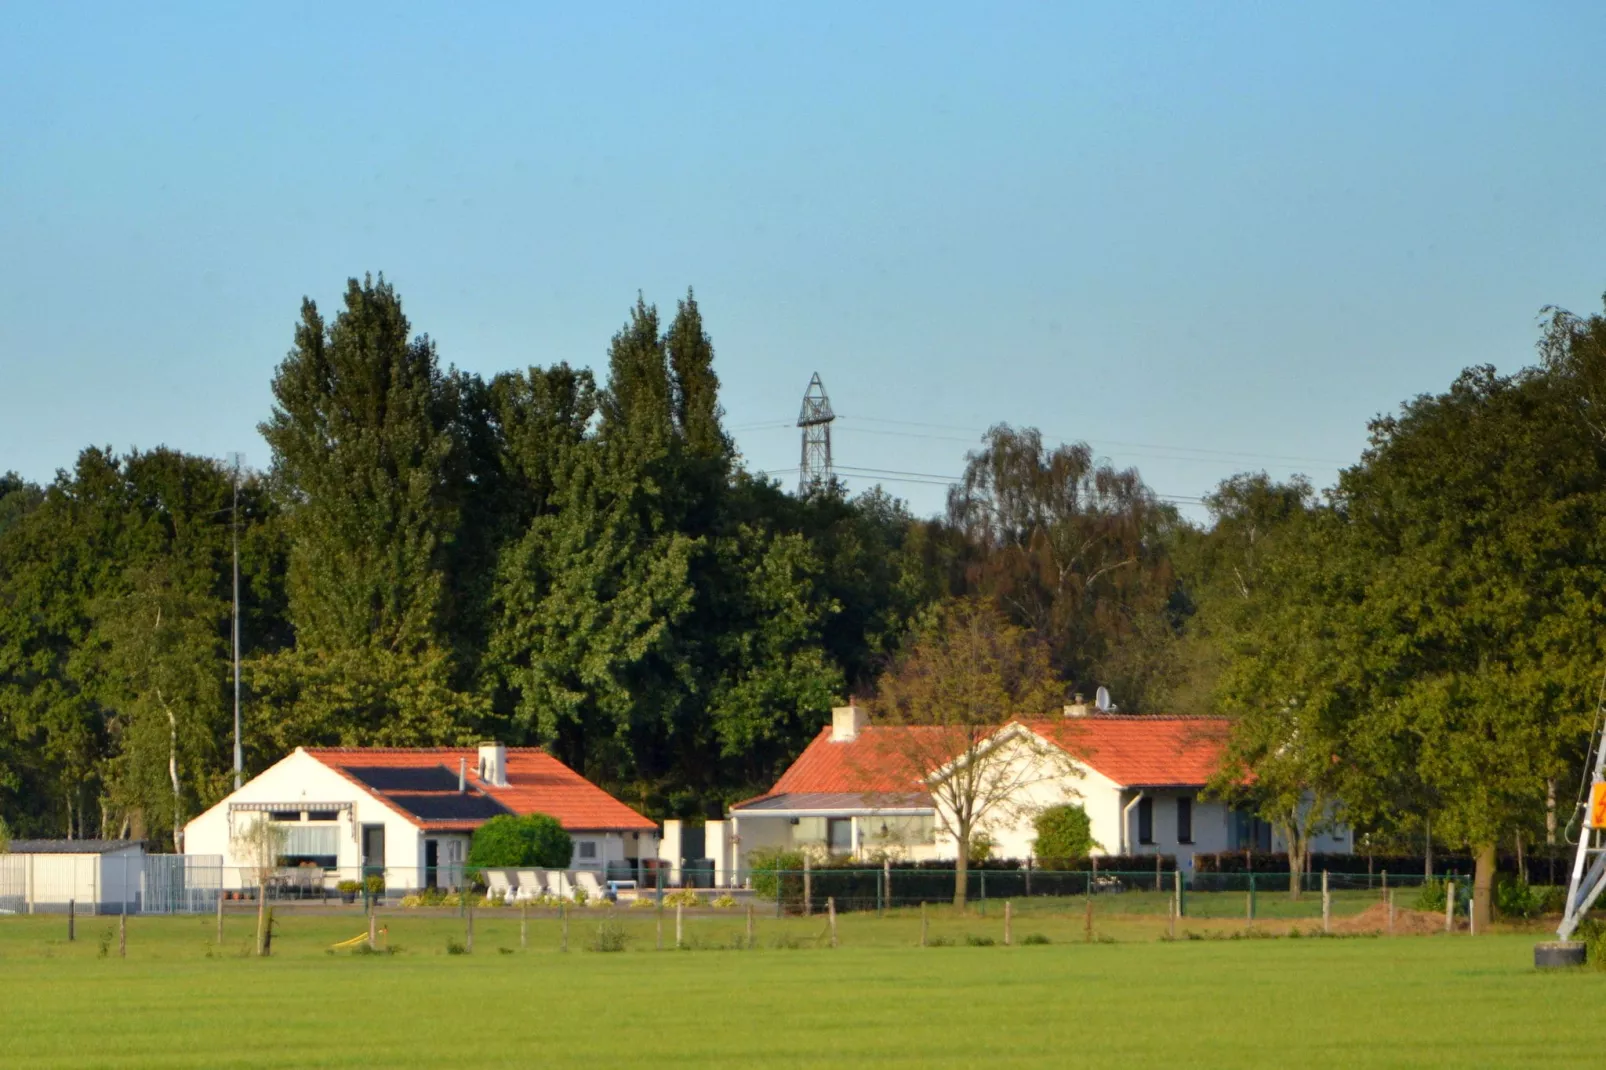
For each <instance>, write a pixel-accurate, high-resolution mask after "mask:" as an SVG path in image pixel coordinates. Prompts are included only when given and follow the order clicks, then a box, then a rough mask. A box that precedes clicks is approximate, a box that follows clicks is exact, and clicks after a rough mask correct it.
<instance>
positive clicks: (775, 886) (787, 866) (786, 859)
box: [747, 847, 803, 899]
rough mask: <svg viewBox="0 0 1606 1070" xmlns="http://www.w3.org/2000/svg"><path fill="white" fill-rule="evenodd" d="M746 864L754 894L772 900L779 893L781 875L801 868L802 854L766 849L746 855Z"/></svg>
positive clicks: (773, 848) (775, 848)
mask: <svg viewBox="0 0 1606 1070" xmlns="http://www.w3.org/2000/svg"><path fill="white" fill-rule="evenodd" d="M747 864H748V869H749V872H750V874H751V876H752V881H753V892H754V894H756V895H760V896H763V897H764V898H765V899H774V898H776V897H777V896H778V895H779V894H780V891H781V874H782V873H788V874H789V873H790V872H795V871H797V870H801V869H802V868H803V852H802V851H792V850H787V849H784V848H780V847H766V848H763V849H761V850H757V851H754V852H753V853H752V854H750V855H748V857H747Z"/></svg>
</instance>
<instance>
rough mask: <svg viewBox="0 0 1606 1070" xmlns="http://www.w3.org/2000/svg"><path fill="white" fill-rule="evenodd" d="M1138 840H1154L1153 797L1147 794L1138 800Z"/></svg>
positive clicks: (1145, 842) (1148, 841) (1149, 841)
mask: <svg viewBox="0 0 1606 1070" xmlns="http://www.w3.org/2000/svg"><path fill="white" fill-rule="evenodd" d="M1138 842H1139V843H1142V844H1151V843H1153V842H1154V799H1153V798H1152V797H1150V796H1148V795H1145V796H1144V797H1143V798H1142V799H1139V800H1138Z"/></svg>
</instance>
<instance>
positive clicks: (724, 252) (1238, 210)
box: [0, 0, 1606, 512]
mask: <svg viewBox="0 0 1606 1070" xmlns="http://www.w3.org/2000/svg"><path fill="white" fill-rule="evenodd" d="M226 6H229V5H216V4H193V5H180V4H156V5H144V6H141V7H136V6H135V5H122V4H104V5H84V4H68V3H63V4H51V5H45V4H28V3H22V2H16V0H0V470H4V469H7V468H13V469H16V470H18V471H20V472H22V473H23V474H24V475H27V476H29V477H31V478H34V479H41V480H42V479H47V478H49V477H50V476H51V474H52V473H53V471H54V470H55V469H57V468H59V467H67V466H70V465H71V463H72V460H73V458H74V456H75V455H76V453H77V452H78V450H79V449H81V448H82V447H84V446H87V445H90V444H106V445H111V446H113V447H116V448H119V449H122V448H127V447H129V446H140V447H151V446H155V445H158V444H163V443H165V444H167V445H171V446H174V447H178V448H182V449H186V450H191V451H195V452H200V453H206V454H211V455H215V456H222V455H224V454H225V453H227V452H228V451H231V450H243V451H244V452H245V453H246V455H247V459H248V461H249V462H251V463H253V464H255V465H259V466H260V465H265V464H266V463H267V461H268V455H267V451H266V447H265V446H264V444H263V443H262V441H261V439H260V437H259V436H258V435H257V433H256V429H255V428H256V424H257V423H258V422H259V421H260V420H261V419H263V418H264V416H265V415H266V413H267V411H268V407H269V403H270V395H269V389H268V384H269V380H270V378H271V376H272V373H273V368H274V366H275V364H276V363H277V362H278V361H279V360H280V359H282V357H283V355H284V353H285V351H286V350H287V349H288V347H289V345H290V340H291V328H292V324H293V322H294V320H295V317H296V314H297V309H298V306H299V302H300V299H301V297H302V296H303V295H304V294H305V295H309V296H311V297H313V298H314V299H316V300H318V301H319V302H320V303H321V304H324V305H326V306H328V305H331V304H333V303H334V301H335V300H336V298H337V297H338V294H339V293H340V290H341V288H342V286H343V282H344V279H345V278H346V277H347V276H349V275H353V274H361V273H363V272H366V271H374V272H378V271H383V272H384V273H385V274H386V275H387V276H388V277H389V278H390V279H391V280H392V281H393V282H394V283H395V284H396V285H397V287H398V289H399V290H400V291H401V293H402V295H403V297H404V299H405V300H406V302H407V307H408V312H409V315H410V316H411V318H412V321H413V323H414V325H415V326H416V327H417V328H418V329H420V330H423V331H427V332H428V333H429V334H431V335H432V336H433V337H434V338H435V339H436V341H437V342H438V344H439V347H440V352H441V355H442V357H443V358H444V359H445V360H447V361H450V362H452V363H455V364H457V365H459V366H461V367H465V368H469V369H472V370H475V371H478V372H482V373H485V374H487V375H489V374H491V373H494V372H496V371H499V370H502V369H506V368H512V367H518V366H521V365H527V364H531V363H536V364H547V363H551V362H554V361H558V360H567V361H569V362H571V363H576V364H582V365H592V366H596V367H599V368H600V367H601V366H602V365H603V363H604V360H605V349H606V345H607V342H608V339H609V337H610V336H611V334H612V333H613V332H614V331H615V330H616V329H617V328H618V326H619V325H620V324H621V323H622V322H623V319H624V317H625V314H626V312H627V309H628V307H629V305H630V303H631V302H632V301H633V299H634V297H635V295H636V292H637V291H638V290H640V291H642V292H643V293H644V294H645V295H646V296H647V298H648V299H649V300H652V301H656V302H658V303H659V304H660V305H661V306H668V307H671V308H672V307H673V304H674V300H675V298H676V297H677V296H678V295H680V294H682V293H683V292H684V290H685V288H686V287H687V286H688V285H691V286H695V287H696V290H697V294H698V298H699V301H700V302H701V304H702V306H703V310H704V315H705V318H706V319H707V321H708V324H709V326H710V330H711V333H712V334H713V337H714V341H715V345H716V347H717V350H718V361H719V364H718V369H719V373H720V375H721V377H722V379H723V383H724V403H725V407H726V410H727V421H728V425H729V426H730V427H731V428H733V429H735V430H736V438H737V441H738V443H739V445H740V446H741V448H742V451H743V453H744V455H745V457H746V459H747V461H748V462H749V464H750V465H751V466H752V467H755V468H762V469H765V470H769V471H773V472H781V471H782V470H783V469H786V468H788V467H789V466H793V465H795V464H796V463H797V454H798V441H797V432H796V430H795V428H792V427H791V426H790V425H791V422H792V421H793V420H795V418H796V414H797V409H798V404H799V400H800V398H801V395H802V392H803V389H804V386H805V385H806V384H807V382H808V379H809V375H810V374H811V373H812V372H814V371H818V372H819V373H820V374H821V376H822V377H823V379H824V381H825V384H826V386H827V388H828V389H829V391H830V394H831V398H832V401H833V403H834V404H835V407H836V410H837V412H838V413H840V414H841V415H842V419H841V420H839V421H838V424H837V425H836V429H835V447H836V459H837V462H838V463H839V464H840V465H844V466H852V467H854V468H858V469H878V470H885V471H893V472H899V473H929V474H933V475H937V476H950V475H954V474H956V473H958V472H959V471H960V469H961V467H962V465H963V459H964V454H965V451H966V450H967V449H969V448H971V447H972V446H973V444H974V443H975V441H976V438H977V437H978V436H979V434H980V432H981V431H982V430H983V429H984V428H985V427H987V426H988V425H989V424H992V423H995V422H999V421H1007V422H1010V423H1013V424H1017V425H1034V426H1037V427H1040V428H1041V429H1042V430H1043V431H1044V432H1045V433H1047V434H1048V435H1050V436H1051V437H1056V438H1081V439H1086V440H1088V441H1090V442H1091V443H1092V444H1093V445H1094V446H1095V447H1097V448H1098V449H1099V451H1100V452H1101V453H1103V454H1105V455H1106V456H1108V457H1109V458H1110V459H1111V460H1113V461H1114V462H1116V463H1118V464H1122V465H1128V464H1130V465H1136V466H1138V467H1139V468H1140V469H1141V470H1142V472H1143V474H1144V476H1145V477H1146V478H1147V480H1148V481H1149V483H1150V485H1151V486H1153V487H1155V488H1156V489H1157V490H1159V491H1160V492H1162V493H1164V494H1168V495H1175V496H1177V497H1179V498H1183V499H1187V498H1191V497H1196V496H1197V495H1200V494H1202V493H1204V492H1206V491H1208V490H1209V489H1210V488H1211V487H1212V486H1213V485H1214V484H1215V483H1216V482H1217V481H1218V480H1220V479H1221V478H1223V477H1224V476H1227V475H1230V474H1232V473H1233V472H1235V471H1239V470H1244V469H1259V468H1265V469H1267V470H1268V471H1270V472H1272V473H1273V474H1275V475H1287V474H1289V473H1290V472H1293V471H1304V472H1307V473H1308V474H1310V475H1311V476H1312V478H1313V479H1315V480H1316V482H1317V483H1318V484H1319V485H1325V484H1327V483H1329V482H1331V480H1332V478H1333V476H1334V474H1335V472H1336V470H1337V468H1338V467H1339V466H1340V465H1342V464H1345V463H1349V462H1351V461H1353V460H1354V459H1355V457H1356V456H1357V454H1358V453H1359V451H1360V449H1361V448H1362V446H1363V444H1364V441H1365V425H1366V421H1367V419H1368V418H1370V417H1371V416H1373V415H1374V414H1376V413H1378V412H1380V411H1384V410H1388V409H1391V408H1393V407H1394V406H1396V405H1397V404H1398V403H1399V402H1400V401H1401V400H1403V399H1405V398H1407V397H1409V396H1412V395H1414V394H1417V393H1420V392H1424V391H1432V390H1438V389H1442V388H1443V387H1444V386H1445V385H1446V384H1448V382H1449V381H1450V379H1451V378H1452V377H1453V376H1454V375H1455V373H1456V372H1457V371H1458V370H1459V369H1460V368H1462V367H1463V366H1466V365H1469V364H1476V363H1493V364H1495V365H1497V366H1499V367H1501V368H1503V369H1512V368H1515V367H1517V366H1519V365H1521V364H1523V363H1525V362H1527V361H1529V360H1530V359H1531V358H1532V353H1533V350H1532V345H1533V342H1534V340H1535V338H1536V331H1535V322H1536V315H1537V313H1538V311H1539V309H1540V307H1541V306H1543V305H1546V304H1550V303H1554V304H1561V305H1565V306H1568V307H1571V308H1573V309H1574V310H1576V311H1592V310H1596V309H1598V308H1599V307H1600V297H1599V295H1600V294H1601V292H1602V291H1603V290H1606V257H1603V255H1602V251H1603V250H1606V242H1603V241H1602V238H1603V234H1602V230H1603V225H1606V179H1603V177H1602V176H1606V140H1603V139H1602V138H1600V137H1599V136H1598V127H1599V120H1600V107H1601V104H1602V103H1603V102H1606V67H1602V65H1601V64H1600V63H1598V62H1597V56H1596V53H1598V51H1599V47H1598V46H1599V44H1600V43H1601V42H1602V41H1603V40H1606V5H1601V4H1597V3H1587V2H1581V3H1575V4H1563V3H1549V4H1547V3H1532V2H1530V3H1524V4H1515V3H1514V4H1503V5H1491V4H1472V3H1461V4H1454V5H1451V4H1444V3H1438V4H1420V5H1416V4H1400V3H1387V4H1365V3H1356V2H1345V3H1326V4H1318V3H1310V4H1298V5H1292V4H1283V5H1272V4H1197V5H1188V4H1180V3H1176V4H1143V3H1119V4H1117V3H1111V4H1103V5H1080V4H1070V3H1050V4H1023V5H1008V4H987V5H946V4H932V3H920V4H914V3H908V4H890V3H889V4H880V5H862V4H816V5H785V6H783V5H774V4H751V3H747V4H729V5H716V4H712V3H701V4H692V5H668V4H643V5H639V6H632V5H624V4H620V5H609V6H608V7H609V10H607V11H601V10H597V11H591V10H586V9H588V8H591V7H593V6H595V7H599V8H600V7H601V6H602V5H580V4H551V5H537V4H508V5H496V4H477V5H462V7H463V8H465V9H466V10H448V9H447V8H446V6H445V5H439V6H433V7H431V6H425V5H421V4H406V3H403V4H388V5H383V6H374V7H370V8H362V7H359V6H358V5H339V9H340V10H338V11H335V10H333V8H335V5H305V6H297V5H293V4H274V5H256V6H255V10H234V11H226V10H218V9H219V8H221V7H226ZM238 7H241V8H244V7H245V5H238ZM786 476H787V478H788V479H791V478H793V476H792V473H790V472H787V473H786ZM850 482H851V484H852V485H854V486H866V485H868V484H869V483H871V482H873V480H871V479H868V478H864V477H859V476H855V477H854V478H853V479H852V480H851V481H850ZM886 485H887V487H888V488H889V489H891V490H893V491H895V492H896V493H898V494H900V495H902V496H904V497H906V498H908V499H909V500H910V502H911V504H912V505H913V506H914V508H915V509H916V510H917V511H919V512H932V511H935V510H937V509H939V508H940V507H941V503H942V499H943V491H942V488H941V487H940V486H939V485H935V484H934V483H930V482H903V481H891V480H889V481H887V483H886Z"/></svg>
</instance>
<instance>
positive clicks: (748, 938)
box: [747, 900, 753, 951]
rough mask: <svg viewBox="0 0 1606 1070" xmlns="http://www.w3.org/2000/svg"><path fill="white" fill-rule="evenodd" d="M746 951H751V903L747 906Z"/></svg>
mask: <svg viewBox="0 0 1606 1070" xmlns="http://www.w3.org/2000/svg"><path fill="white" fill-rule="evenodd" d="M747 950H749V951H751V950H753V903H752V901H751V900H749V901H748V904H747Z"/></svg>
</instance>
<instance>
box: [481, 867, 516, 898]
mask: <svg viewBox="0 0 1606 1070" xmlns="http://www.w3.org/2000/svg"><path fill="white" fill-rule="evenodd" d="M485 890H486V892H487V893H488V894H489V895H490V897H491V898H492V899H501V900H502V901H503V902H505V903H511V902H512V901H513V900H514V898H515V897H516V896H517V895H518V888H517V887H516V886H515V885H514V884H513V882H511V881H509V880H508V879H507V870H505V869H488V870H486V871H485Z"/></svg>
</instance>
